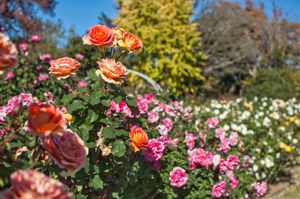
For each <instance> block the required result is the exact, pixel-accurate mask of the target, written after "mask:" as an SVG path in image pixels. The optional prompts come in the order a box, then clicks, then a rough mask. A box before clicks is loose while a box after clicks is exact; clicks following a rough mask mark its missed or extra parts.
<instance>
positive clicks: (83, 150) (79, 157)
mask: <svg viewBox="0 0 300 199" xmlns="http://www.w3.org/2000/svg"><path fill="white" fill-rule="evenodd" d="M44 148H45V150H46V151H47V152H48V154H49V155H50V156H51V157H52V158H53V160H54V162H55V163H56V164H57V165H58V166H59V167H60V168H62V169H67V170H68V172H74V171H76V170H78V169H80V168H81V167H82V166H83V164H84V158H85V157H86V156H87V155H88V148H87V147H86V146H85V145H84V142H83V140H82V139H81V138H80V137H79V136H78V135H77V134H76V133H74V132H72V131H70V130H66V129H63V128H61V129H58V130H57V131H56V132H55V133H53V134H51V135H50V136H47V137H45V139H44Z"/></svg>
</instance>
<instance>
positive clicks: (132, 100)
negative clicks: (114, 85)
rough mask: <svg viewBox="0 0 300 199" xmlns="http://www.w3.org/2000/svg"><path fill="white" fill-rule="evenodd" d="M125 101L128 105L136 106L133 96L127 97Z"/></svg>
mask: <svg viewBox="0 0 300 199" xmlns="http://www.w3.org/2000/svg"><path fill="white" fill-rule="evenodd" d="M126 102H127V104H128V106H133V107H137V103H136V100H135V99H133V98H129V99H128V100H127V101H126Z"/></svg>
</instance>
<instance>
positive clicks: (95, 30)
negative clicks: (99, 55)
mask: <svg viewBox="0 0 300 199" xmlns="http://www.w3.org/2000/svg"><path fill="white" fill-rule="evenodd" d="M82 41H83V43H84V44H88V45H95V46H99V47H103V46H112V45H113V43H114V35H113V31H112V29H110V28H109V27H106V26H103V25H95V26H92V27H90V29H89V31H88V33H87V34H86V35H84V36H83V38H82Z"/></svg>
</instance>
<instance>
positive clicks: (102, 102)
mask: <svg viewBox="0 0 300 199" xmlns="http://www.w3.org/2000/svg"><path fill="white" fill-rule="evenodd" d="M101 104H102V105H103V106H106V107H110V101H109V100H102V101H101Z"/></svg>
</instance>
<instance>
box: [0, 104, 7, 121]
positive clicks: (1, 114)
mask: <svg viewBox="0 0 300 199" xmlns="http://www.w3.org/2000/svg"><path fill="white" fill-rule="evenodd" d="M6 116H7V109H6V106H0V124H3V123H4V122H5V117H6Z"/></svg>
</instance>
